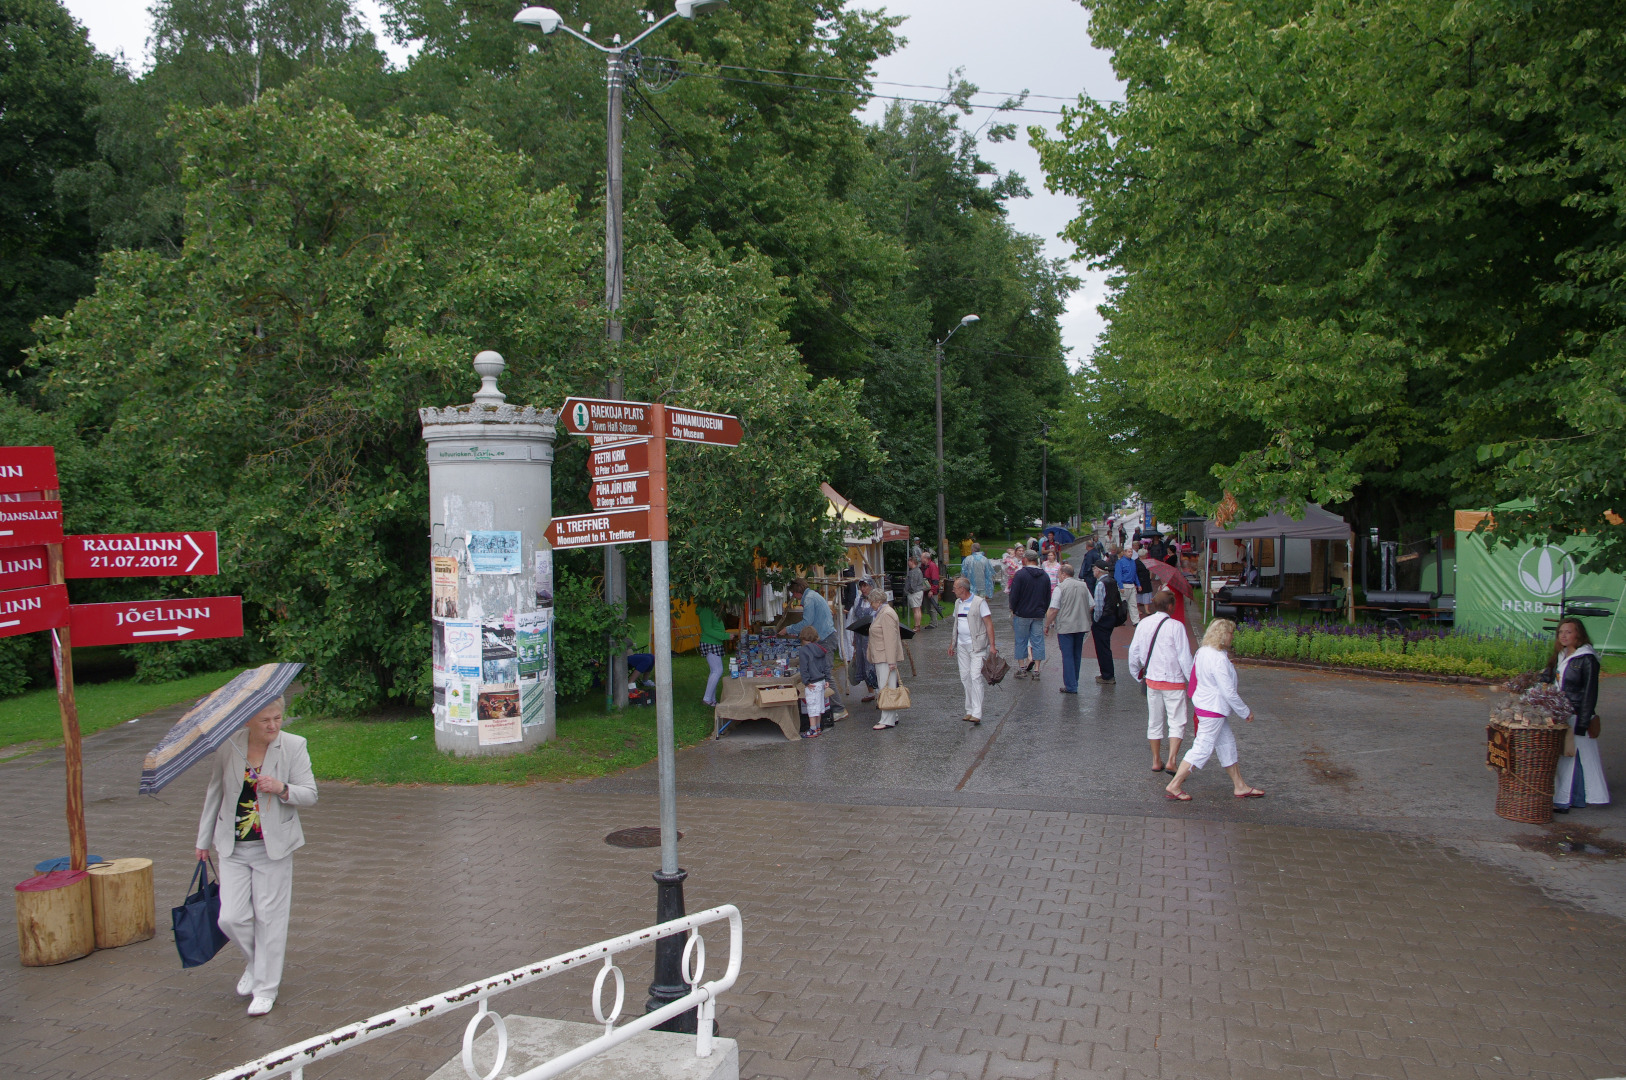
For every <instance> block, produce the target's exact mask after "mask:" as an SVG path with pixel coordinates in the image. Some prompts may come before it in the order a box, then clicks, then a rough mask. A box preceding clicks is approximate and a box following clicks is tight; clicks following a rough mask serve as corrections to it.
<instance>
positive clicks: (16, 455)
mask: <svg viewBox="0 0 1626 1080" xmlns="http://www.w3.org/2000/svg"><path fill="white" fill-rule="evenodd" d="M61 486H62V485H61V484H59V483H57V479H56V451H55V450H54V449H52V448H51V447H49V446H0V492H5V493H7V494H9V493H11V492H14V491H53V490H55V489H56V488H59V487H61Z"/></svg>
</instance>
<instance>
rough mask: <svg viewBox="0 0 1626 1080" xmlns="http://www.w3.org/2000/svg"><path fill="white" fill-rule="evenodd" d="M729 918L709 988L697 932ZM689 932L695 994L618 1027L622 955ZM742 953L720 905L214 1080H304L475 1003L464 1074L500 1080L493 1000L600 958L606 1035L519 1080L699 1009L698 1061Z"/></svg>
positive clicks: (706, 1050) (688, 979)
mask: <svg viewBox="0 0 1626 1080" xmlns="http://www.w3.org/2000/svg"><path fill="white" fill-rule="evenodd" d="M724 919H727V920H728V969H727V970H726V971H724V972H723V974H722V977H721V978H718V979H713V980H712V981H711V982H708V983H702V982H701V981H700V980H701V979H702V978H703V977H704V975H705V971H706V942H705V939H704V938H702V937H701V936H700V934H699V933H698V928H699V927H702V926H706V925H708V924H710V923H714V922H722V921H723V920H724ZM690 931H696V932H694V933H691V934H690V936H689V940H688V942H687V943H685V945H684V947H683V961H682V972H683V981H684V982H685V983H686V984H688V987H689V992H688V993H687V994H685V995H683V996H682V997H680V998H678V999H677V1000H676V1001H673V1002H671V1003H670V1004H667V1005H665V1006H662V1007H661V1008H659V1009H656V1010H655V1011H654V1012H651V1013H645V1014H644V1015H642V1016H640V1017H638V1018H637V1019H635V1020H629V1021H627V1022H626V1023H625V1024H622V1025H621V1026H620V1027H616V1024H615V1022H616V1020H617V1019H618V1018H619V1017H620V1015H621V1006H622V1004H623V1002H624V1001H625V1000H626V991H627V984H626V979H625V978H624V977H623V976H622V974H621V969H620V968H618V967H616V966H615V963H614V958H615V955H616V954H617V953H621V952H626V951H627V950H629V949H635V948H637V947H639V946H640V945H648V944H650V943H651V942H654V941H656V940H658V939H660V938H664V937H670V936H672V935H673V934H682V933H688V932H690ZM743 948H744V933H743V929H742V926H741V922H740V909H739V908H737V907H735V906H734V905H733V904H723V905H722V906H721V907H714V908H712V909H710V910H709V911H702V912H700V913H699V914H696V915H687V916H685V917H683V918H681V919H673V920H672V921H671V922H665V923H661V924H660V925H659V926H649V927H645V928H644V929H642V930H635V931H633V932H632V933H630V934H624V935H622V936H621V937H618V938H612V939H611V940H609V941H601V942H599V943H598V944H596V945H589V946H587V947H586V948H584V949H576V950H574V951H572V952H568V953H560V954H559V955H558V956H553V957H549V958H548V959H546V960H543V961H541V962H540V963H536V964H531V965H529V966H527V967H522V968H515V969H514V970H513V971H505V972H503V973H502V974H501V975H494V976H492V977H491V978H489V979H481V980H479V981H478V982H472V983H469V984H468V985H466V986H460V987H458V988H457V989H456V990H448V991H447V992H446V993H444V994H437V995H435V996H434V997H428V998H424V999H423V1000H422V1001H415V1002H413V1003H412V1004H411V1005H403V1006H401V1007H400V1008H399V1009H394V1010H391V1011H390V1012H386V1013H379V1014H378V1015H377V1016H371V1017H368V1018H367V1019H366V1020H360V1021H357V1022H356V1023H354V1024H348V1025H346V1026H345V1027H342V1028H336V1029H335V1030H333V1031H330V1032H328V1033H327V1034H325V1035H318V1036H316V1037H315V1038H312V1039H306V1040H305V1041H304V1042H298V1043H294V1044H292V1045H291V1046H285V1047H283V1048H282V1049H281V1050H277V1051H275V1052H274V1053H270V1054H267V1055H265V1056H264V1057H262V1058H257V1059H255V1060H254V1061H250V1062H248V1063H246V1064H243V1065H239V1066H238V1067H237V1068H235V1069H227V1070H226V1071H225V1072H221V1073H216V1074H215V1075H214V1076H212V1077H210V1080H269V1078H271V1077H276V1076H287V1077H291V1078H292V1080H303V1078H304V1070H305V1067H306V1066H307V1065H310V1064H312V1063H314V1062H317V1061H321V1060H322V1059H324V1058H330V1057H332V1056H334V1055H335V1054H339V1053H342V1052H344V1051H345V1050H349V1049H351V1048H352V1047H356V1046H360V1045H361V1044H362V1043H364V1042H371V1041H372V1040H374V1039H377V1038H382V1037H383V1036H385V1035H393V1034H395V1033H396V1032H398V1031H403V1030H405V1029H406V1028H409V1027H411V1026H412V1025H414V1024H421V1023H423V1022H424V1021H425V1020H434V1019H438V1018H439V1017H440V1016H442V1015H444V1014H445V1013H447V1012H450V1011H451V1010H453V1009H458V1008H462V1007H463V1006H465V1005H475V1006H476V1009H475V1013H474V1016H473V1018H472V1019H470V1020H469V1023H468V1027H466V1028H465V1029H464V1031H463V1071H464V1072H466V1073H468V1075H469V1080H496V1078H497V1076H498V1075H499V1074H500V1073H501V1072H502V1068H503V1066H504V1065H505V1064H506V1063H507V1060H508V1027H507V1025H506V1024H504V1023H503V1018H502V1017H501V1016H499V1015H498V1014H497V1013H494V1012H492V1011H491V1010H490V1008H489V1007H488V1006H487V1004H486V1002H487V1000H488V999H490V998H493V997H495V996H496V995H498V994H501V993H503V992H505V991H508V990H517V989H519V988H520V987H522V986H528V985H530V984H531V983H534V982H539V981H541V980H542V979H546V978H548V977H549V976H550V975H557V974H559V973H560V972H564V971H574V970H576V969H578V968H581V967H583V966H584V965H586V964H590V963H592V962H593V961H594V960H599V959H602V960H603V961H604V966H603V967H602V968H600V969H599V972H598V977H597V978H596V979H594V980H593V1015H594V1017H596V1018H597V1019H598V1022H599V1023H601V1024H603V1025H604V1034H603V1035H600V1036H599V1037H598V1038H596V1039H594V1040H593V1041H592V1042H590V1043H586V1044H584V1045H582V1046H578V1047H577V1048H576V1049H574V1050H572V1051H570V1052H569V1053H565V1054H560V1055H559V1056H558V1057H556V1058H553V1059H552V1060H550V1061H545V1062H543V1063H542V1064H541V1065H538V1066H536V1067H535V1068H533V1069H531V1070H529V1071H528V1072H525V1073H522V1074H520V1075H519V1076H517V1077H513V1078H512V1080H548V1078H549V1077H554V1076H558V1075H559V1074H561V1073H563V1072H565V1071H566V1070H568V1069H572V1068H575V1067H576V1066H577V1065H580V1064H581V1063H582V1062H584V1061H586V1060H587V1059H589V1058H591V1057H595V1056H597V1055H598V1054H602V1053H603V1052H604V1051H606V1050H608V1049H610V1048H611V1047H613V1046H618V1045H619V1044H621V1043H624V1042H626V1041H627V1040H628V1039H630V1038H632V1037H633V1036H634V1035H637V1034H639V1033H640V1032H644V1031H648V1030H649V1029H651V1028H653V1027H656V1026H657V1025H660V1024H664V1023H665V1022H666V1021H668V1020H670V1019H672V1018H673V1017H674V1016H678V1015H680V1014H682V1013H685V1012H687V1011H688V1010H690V1009H695V1010H697V1012H698V1016H697V1019H698V1021H699V1023H698V1025H697V1029H698V1030H697V1031H696V1033H695V1045H694V1052H695V1056H696V1057H710V1056H711V1040H712V1035H711V1029H712V1020H713V1019H714V1018H715V1017H716V1014H717V995H718V994H721V993H722V992H724V991H725V990H727V989H729V988H730V987H732V986H733V985H734V980H735V979H737V978H739V974H740V959H741V951H742V949H743ZM610 978H613V979H614V980H615V1004H614V1005H613V1006H612V1007H611V1008H610V1011H609V1012H608V1013H606V1012H605V1011H604V1002H603V994H604V983H605V981H606V980H607V979H610ZM487 1017H490V1018H491V1023H492V1027H493V1028H494V1029H495V1030H496V1032H497V1060H496V1063H495V1064H494V1065H492V1067H491V1071H490V1072H487V1073H483V1074H482V1073H481V1072H480V1071H479V1070H478V1069H477V1068H475V1065H474V1035H475V1032H476V1030H477V1029H478V1028H479V1026H480V1021H481V1020H484V1019H486V1018H487Z"/></svg>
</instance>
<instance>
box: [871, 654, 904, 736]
mask: <svg viewBox="0 0 1626 1080" xmlns="http://www.w3.org/2000/svg"><path fill="white" fill-rule="evenodd" d="M897 685H899V684H898V665H896V664H886V663H881V662H879V661H877V662H876V664H875V688H876V691H877V692H879V691H881V690H885V689H886V688H887V687H889V686H897ZM902 715H903V710H902V709H882V710H881V723H882V724H884V725H885V726H887V727H896V726H897V724H898V717H900V716H902Z"/></svg>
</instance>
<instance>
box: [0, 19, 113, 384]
mask: <svg viewBox="0 0 1626 1080" xmlns="http://www.w3.org/2000/svg"><path fill="white" fill-rule="evenodd" d="M0 47H3V49H4V56H5V60H4V63H3V64H0V371H7V372H9V371H12V370H13V369H15V368H16V367H17V365H18V364H19V363H21V361H22V358H23V355H22V354H23V350H24V349H26V348H27V347H28V346H30V345H32V344H33V343H34V335H33V331H32V329H31V326H32V324H33V322H34V320H35V319H37V318H38V317H39V316H41V315H60V314H61V313H62V312H64V311H66V310H67V309H68V307H69V306H71V305H72V304H73V302H74V301H75V300H77V299H78V298H79V297H80V296H82V295H84V294H85V293H86V292H88V291H90V287H91V283H92V281H93V280H94V277H95V260H94V243H93V238H92V237H91V235H90V232H89V228H88V225H87V223H86V221H85V220H84V218H83V216H82V215H80V214H76V213H74V212H72V211H71V210H68V209H66V208H65V207H64V206H63V205H62V203H61V201H60V200H59V199H58V197H57V193H56V184H57V181H58V179H59V178H60V177H61V175H62V174H63V173H64V172H65V171H67V170H71V169H73V168H76V167H77V166H79V165H81V164H83V163H84V162H86V161H89V160H91V159H93V158H94V157H95V154H96V129H95V125H94V124H93V123H92V122H91V121H90V120H89V119H88V118H87V116H86V111H87V110H88V109H89V108H90V107H91V105H92V104H93V103H94V87H93V81H94V78H95V72H96V66H97V64H96V58H95V53H94V51H93V50H92V49H91V47H90V43H89V41H88V40H87V39H86V37H85V31H84V28H83V27H81V26H79V25H78V24H77V23H75V22H74V21H73V18H72V17H71V16H70V15H69V14H68V13H67V11H66V10H65V9H64V8H63V7H62V5H61V3H60V2H58V0H0Z"/></svg>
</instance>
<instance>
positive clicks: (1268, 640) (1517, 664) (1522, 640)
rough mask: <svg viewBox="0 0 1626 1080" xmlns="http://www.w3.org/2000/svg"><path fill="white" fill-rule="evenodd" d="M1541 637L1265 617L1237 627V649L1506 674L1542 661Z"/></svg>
mask: <svg viewBox="0 0 1626 1080" xmlns="http://www.w3.org/2000/svg"><path fill="white" fill-rule="evenodd" d="M1550 648H1551V646H1550V644H1549V643H1548V642H1547V641H1546V640H1545V639H1542V638H1532V637H1516V636H1511V635H1498V634H1471V633H1459V632H1456V631H1451V630H1400V631H1396V630H1384V629H1383V628H1382V627H1378V626H1337V625H1334V626H1325V625H1306V624H1297V623H1284V622H1269V623H1259V624H1250V623H1245V624H1243V625H1241V626H1239V627H1237V633H1236V646H1235V651H1236V655H1237V656H1239V657H1249V658H1255V659H1265V660H1291V661H1297V662H1300V663H1308V664H1327V665H1330V666H1336V667H1358V668H1375V669H1378V670H1381V671H1415V672H1420V673H1423V674H1428V675H1466V676H1473V677H1477V678H1482V679H1505V678H1508V677H1510V676H1512V675H1516V674H1518V673H1519V672H1521V671H1531V670H1535V669H1539V668H1541V667H1543V666H1544V665H1545V664H1546V662H1547V654H1548V650H1549V649H1550Z"/></svg>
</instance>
